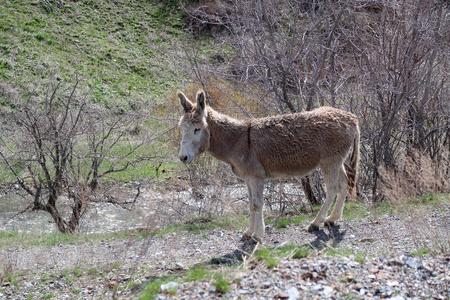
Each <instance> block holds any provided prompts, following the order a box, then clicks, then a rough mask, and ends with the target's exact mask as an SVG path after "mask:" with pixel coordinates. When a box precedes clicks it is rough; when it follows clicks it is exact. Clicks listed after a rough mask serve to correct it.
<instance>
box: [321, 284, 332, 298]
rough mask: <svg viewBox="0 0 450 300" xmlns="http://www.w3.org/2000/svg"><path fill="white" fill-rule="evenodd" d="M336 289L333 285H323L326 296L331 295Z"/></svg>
mask: <svg viewBox="0 0 450 300" xmlns="http://www.w3.org/2000/svg"><path fill="white" fill-rule="evenodd" d="M333 291H334V289H333V288H332V287H331V286H324V287H323V293H324V294H325V296H327V297H329V296H331V294H332V293H333Z"/></svg>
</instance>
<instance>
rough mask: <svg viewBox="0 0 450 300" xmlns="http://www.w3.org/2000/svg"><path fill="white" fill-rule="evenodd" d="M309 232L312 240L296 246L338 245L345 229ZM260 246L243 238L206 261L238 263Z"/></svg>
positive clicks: (222, 263) (317, 249) (317, 248)
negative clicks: (231, 247) (237, 245)
mask: <svg viewBox="0 0 450 300" xmlns="http://www.w3.org/2000/svg"><path fill="white" fill-rule="evenodd" d="M311 234H314V235H315V236H316V238H315V240H314V241H312V242H308V243H304V244H302V245H298V246H299V247H309V248H311V249H313V250H315V251H321V250H323V249H325V248H329V247H332V248H335V247H336V246H337V245H339V244H340V243H341V242H342V241H343V240H344V237H345V236H346V234H347V229H343V230H341V226H340V225H335V226H331V227H325V228H324V229H320V230H316V231H314V232H312V233H311ZM260 246H261V244H259V243H249V242H248V241H245V240H243V241H242V243H241V245H240V247H239V248H238V249H236V250H234V251H232V252H230V253H227V254H225V255H222V256H220V257H213V258H212V259H211V260H210V261H209V262H208V263H209V264H213V265H240V264H242V262H243V261H244V260H245V259H248V258H249V257H251V255H252V254H253V252H254V251H255V248H257V247H260ZM262 246H263V247H264V246H265V245H264V244H262ZM269 248H270V247H269Z"/></svg>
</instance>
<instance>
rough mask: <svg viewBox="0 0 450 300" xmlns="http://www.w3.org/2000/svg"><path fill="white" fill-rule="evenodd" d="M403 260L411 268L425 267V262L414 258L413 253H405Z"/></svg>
mask: <svg viewBox="0 0 450 300" xmlns="http://www.w3.org/2000/svg"><path fill="white" fill-rule="evenodd" d="M402 261H403V263H404V264H405V265H407V266H408V267H410V268H413V269H416V270H420V269H423V264H422V262H421V261H420V260H418V259H416V258H414V257H413V256H411V255H408V254H406V255H403V258H402Z"/></svg>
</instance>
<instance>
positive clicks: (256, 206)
mask: <svg viewBox="0 0 450 300" xmlns="http://www.w3.org/2000/svg"><path fill="white" fill-rule="evenodd" d="M246 182H247V188H248V198H249V204H250V224H249V227H248V229H247V230H246V231H245V232H244V235H243V238H244V239H245V240H250V239H253V240H254V241H255V242H261V239H262V237H263V235H264V218H263V206H264V198H263V191H264V180H260V179H256V178H252V179H248V180H247V181H246Z"/></svg>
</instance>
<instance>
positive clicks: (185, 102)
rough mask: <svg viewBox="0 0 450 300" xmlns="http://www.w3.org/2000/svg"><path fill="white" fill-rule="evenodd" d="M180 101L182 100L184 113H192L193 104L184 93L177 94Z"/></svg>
mask: <svg viewBox="0 0 450 300" xmlns="http://www.w3.org/2000/svg"><path fill="white" fill-rule="evenodd" d="M177 96H178V99H180V104H181V106H183V108H184V112H190V111H191V109H192V102H191V101H189V99H188V98H187V97H186V96H185V95H184V94H183V92H180V91H178V92H177Z"/></svg>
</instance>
